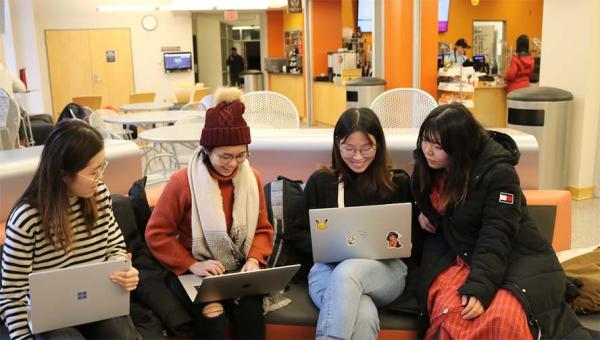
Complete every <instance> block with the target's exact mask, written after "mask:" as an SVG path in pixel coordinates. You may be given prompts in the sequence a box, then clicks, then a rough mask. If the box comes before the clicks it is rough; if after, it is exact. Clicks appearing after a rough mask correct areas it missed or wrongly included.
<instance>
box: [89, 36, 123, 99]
mask: <svg viewBox="0 0 600 340" xmlns="http://www.w3.org/2000/svg"><path fill="white" fill-rule="evenodd" d="M90 55H91V59H92V80H93V87H94V95H97V96H102V106H105V105H112V106H114V107H117V108H118V107H119V106H121V105H123V104H127V103H129V95H130V94H131V93H133V92H134V90H133V63H132V60H131V59H132V58H131V36H130V33H129V29H128V28H121V29H100V30H90Z"/></svg>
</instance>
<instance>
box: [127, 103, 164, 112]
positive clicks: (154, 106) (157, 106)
mask: <svg viewBox="0 0 600 340" xmlns="http://www.w3.org/2000/svg"><path fill="white" fill-rule="evenodd" d="M171 106H173V104H170V103H155V102H148V103H133V104H124V105H121V110H122V111H124V112H141V111H161V110H168V109H169V108H170V107H171Z"/></svg>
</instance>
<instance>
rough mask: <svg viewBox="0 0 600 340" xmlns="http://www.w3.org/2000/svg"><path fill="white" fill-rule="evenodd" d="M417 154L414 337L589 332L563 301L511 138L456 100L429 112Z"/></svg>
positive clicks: (560, 275) (561, 277) (559, 277)
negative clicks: (418, 258) (416, 326)
mask: <svg viewBox="0 0 600 340" xmlns="http://www.w3.org/2000/svg"><path fill="white" fill-rule="evenodd" d="M414 155H415V167H414V173H413V176H412V188H413V193H414V195H415V199H416V202H417V205H418V207H419V209H420V210H421V214H420V215H419V217H418V220H419V224H420V226H421V228H422V230H421V233H422V234H421V235H417V237H414V239H419V238H420V237H419V236H421V237H422V239H423V240H424V241H423V244H422V249H423V251H422V254H421V277H420V278H419V280H417V281H418V282H419V288H418V300H419V304H420V315H421V318H420V321H421V322H420V327H419V330H420V337H423V336H425V338H427V339H436V338H439V339H531V338H539V336H541V337H542V338H547V339H573V338H580V337H584V338H585V337H586V336H587V334H586V333H587V332H585V331H584V330H583V329H582V328H581V325H580V324H579V322H578V321H577V318H576V316H575V314H574V313H573V311H572V310H571V309H570V307H569V306H568V305H567V304H566V303H565V296H564V293H565V287H566V286H565V274H564V272H563V270H562V268H561V266H560V264H559V262H558V260H557V258H556V255H555V253H554V251H553V249H552V246H551V244H550V242H548V241H547V240H546V239H545V238H544V236H542V234H541V233H540V231H539V229H538V227H537V226H536V224H535V222H534V221H533V220H532V219H531V218H530V217H529V214H528V212H527V202H526V199H525V197H524V195H523V192H522V190H521V186H520V184H519V177H518V175H517V172H516V171H515V168H514V167H515V165H517V163H518V161H519V155H520V153H519V150H518V148H517V145H516V143H515V142H514V141H513V140H512V138H510V136H508V135H506V134H503V133H500V132H493V131H486V130H484V129H483V127H482V126H481V125H480V124H479V122H477V120H475V118H474V117H473V115H472V114H471V112H469V110H468V109H467V108H466V107H464V106H463V105H461V104H457V103H453V104H448V105H442V106H439V107H438V108H436V109H434V110H433V111H432V112H431V113H430V114H429V116H428V117H427V118H426V119H425V121H424V122H423V124H422V125H421V129H420V131H419V137H418V140H417V149H416V150H415V153H414ZM416 248H420V247H416Z"/></svg>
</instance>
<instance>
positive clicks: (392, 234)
mask: <svg viewBox="0 0 600 340" xmlns="http://www.w3.org/2000/svg"><path fill="white" fill-rule="evenodd" d="M401 237H402V234H400V233H399V232H397V231H388V232H387V234H386V235H385V239H386V241H387V247H388V248H391V249H395V248H402V244H401V243H400V238H401Z"/></svg>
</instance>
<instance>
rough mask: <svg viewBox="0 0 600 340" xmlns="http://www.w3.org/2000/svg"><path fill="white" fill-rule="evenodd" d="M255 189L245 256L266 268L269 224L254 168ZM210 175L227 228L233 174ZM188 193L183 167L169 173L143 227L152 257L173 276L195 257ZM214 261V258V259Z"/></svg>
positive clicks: (270, 241) (270, 237)
mask: <svg viewBox="0 0 600 340" xmlns="http://www.w3.org/2000/svg"><path fill="white" fill-rule="evenodd" d="M252 170H253V171H254V175H255V176H256V182H257V184H258V192H259V199H260V202H259V209H260V211H259V214H258V221H257V225H256V233H255V234H254V240H253V241H252V246H251V247H250V251H249V253H248V257H252V258H255V259H257V260H258V262H259V263H260V265H261V267H266V266H267V262H266V258H267V257H268V256H269V255H271V252H272V251H273V227H272V226H271V223H270V222H269V220H268V217H267V208H266V203H265V193H264V191H263V185H262V180H261V178H260V174H259V173H258V171H256V169H254V168H253V169H252ZM211 175H212V176H213V177H214V178H216V179H217V180H218V181H219V189H221V195H222V196H223V210H224V212H225V221H226V222H227V231H228V232H229V230H230V229H231V225H232V223H233V218H232V215H231V213H232V210H233V182H232V181H231V179H232V178H233V176H234V175H235V173H233V174H232V175H231V176H228V177H223V176H220V175H218V174H217V173H216V172H214V171H211ZM191 208H192V196H191V192H190V185H189V181H188V176H187V168H186V169H181V170H179V171H177V172H176V173H174V174H173V175H172V176H171V179H170V180H169V182H168V183H167V185H166V186H165V188H164V190H163V192H162V194H161V196H160V198H159V200H158V203H157V204H156V206H155V207H154V210H153V211H152V216H151V217H150V220H149V221H148V225H147V226H146V242H147V244H148V247H149V248H150V250H151V251H152V254H153V255H154V257H156V258H157V259H158V260H159V261H160V262H161V263H162V264H163V265H164V266H166V267H167V268H168V269H170V270H171V271H172V272H174V273H175V274H176V275H181V274H183V273H185V272H186V271H187V270H188V268H189V267H190V266H191V265H192V264H193V263H194V262H196V261H197V260H196V259H195V258H194V257H193V256H192V251H191V248H192V227H191V226H192V213H191ZM215 260H218V259H215Z"/></svg>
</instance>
